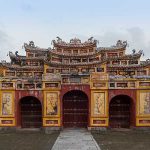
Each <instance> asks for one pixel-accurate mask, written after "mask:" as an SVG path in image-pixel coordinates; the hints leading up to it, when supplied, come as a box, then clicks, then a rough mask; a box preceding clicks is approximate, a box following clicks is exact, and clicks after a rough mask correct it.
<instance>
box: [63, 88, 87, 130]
mask: <svg viewBox="0 0 150 150" xmlns="http://www.w3.org/2000/svg"><path fill="white" fill-rule="evenodd" d="M88 107H89V105H88V96H87V95H86V94H85V93H84V92H82V91H79V90H72V91H69V92H67V93H66V94H64V96H63V126H64V127H87V126H88Z"/></svg>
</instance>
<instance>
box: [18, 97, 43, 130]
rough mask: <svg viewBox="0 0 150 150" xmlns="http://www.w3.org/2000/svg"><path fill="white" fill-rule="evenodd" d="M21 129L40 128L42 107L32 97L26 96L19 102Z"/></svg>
mask: <svg viewBox="0 0 150 150" xmlns="http://www.w3.org/2000/svg"><path fill="white" fill-rule="evenodd" d="M20 113H21V127H22V128H40V127H41V126H42V105H41V102H40V101H39V100H38V99H37V98H36V97H33V96H26V97H23V98H22V99H21V100H20Z"/></svg>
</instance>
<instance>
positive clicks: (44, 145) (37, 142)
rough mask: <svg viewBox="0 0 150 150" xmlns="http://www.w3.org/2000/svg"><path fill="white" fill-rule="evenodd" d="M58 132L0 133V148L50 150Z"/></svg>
mask: <svg viewBox="0 0 150 150" xmlns="http://www.w3.org/2000/svg"><path fill="white" fill-rule="evenodd" d="M58 135H59V133H52V134H44V133H42V132H34V133H28V132H27V133H24V132H17V133H0V150H50V149H51V148H52V146H53V144H54V142H55V140H56V138H57V137H58Z"/></svg>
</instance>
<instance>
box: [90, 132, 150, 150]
mask: <svg viewBox="0 0 150 150" xmlns="http://www.w3.org/2000/svg"><path fill="white" fill-rule="evenodd" d="M92 135H93V137H94V138H95V140H96V141H97V143H98V145H99V146H100V148H101V149H102V150H150V132H149V131H134V130H129V131H111V130H108V131H101V132H100V133H92Z"/></svg>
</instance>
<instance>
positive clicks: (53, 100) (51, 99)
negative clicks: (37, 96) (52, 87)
mask: <svg viewBox="0 0 150 150" xmlns="http://www.w3.org/2000/svg"><path fill="white" fill-rule="evenodd" d="M46 115H58V93H56V92H54V93H52V92H51V93H46Z"/></svg>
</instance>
